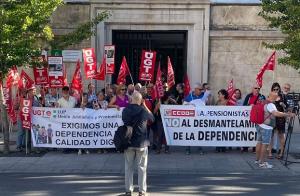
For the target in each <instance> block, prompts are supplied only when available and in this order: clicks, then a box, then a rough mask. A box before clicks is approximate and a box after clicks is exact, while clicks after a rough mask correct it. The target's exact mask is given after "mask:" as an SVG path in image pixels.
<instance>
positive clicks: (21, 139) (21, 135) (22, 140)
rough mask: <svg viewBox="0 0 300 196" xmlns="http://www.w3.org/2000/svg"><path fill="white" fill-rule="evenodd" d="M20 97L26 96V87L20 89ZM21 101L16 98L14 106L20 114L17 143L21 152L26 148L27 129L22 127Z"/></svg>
mask: <svg viewBox="0 0 300 196" xmlns="http://www.w3.org/2000/svg"><path fill="white" fill-rule="evenodd" d="M19 96H20V98H21V99H22V98H26V90H25V89H22V90H20V95H19ZM20 101H21V100H19V99H18V100H17V99H16V100H15V103H14V108H15V110H16V111H18V112H17V113H18V115H17V127H18V131H17V141H16V143H17V149H16V150H17V151H18V152H21V151H23V149H24V148H25V142H26V141H25V131H26V129H24V128H23V127H22V121H21V115H20V113H21V108H20Z"/></svg>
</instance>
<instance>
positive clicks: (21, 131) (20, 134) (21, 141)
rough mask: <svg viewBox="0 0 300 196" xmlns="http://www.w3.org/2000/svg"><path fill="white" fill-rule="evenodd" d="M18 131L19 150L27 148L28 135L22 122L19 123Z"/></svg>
mask: <svg viewBox="0 0 300 196" xmlns="http://www.w3.org/2000/svg"><path fill="white" fill-rule="evenodd" d="M17 126H18V131H17V148H21V147H24V146H25V139H26V135H25V134H26V133H25V130H24V129H23V127H22V122H21V120H18V121H17Z"/></svg>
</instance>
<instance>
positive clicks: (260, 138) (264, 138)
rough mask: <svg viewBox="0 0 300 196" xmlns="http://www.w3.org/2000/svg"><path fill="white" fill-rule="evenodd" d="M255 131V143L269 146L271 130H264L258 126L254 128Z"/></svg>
mask: <svg viewBox="0 0 300 196" xmlns="http://www.w3.org/2000/svg"><path fill="white" fill-rule="evenodd" d="M256 130H257V142H258V143H262V144H270V142H271V138H272V129H264V128H262V127H260V126H256Z"/></svg>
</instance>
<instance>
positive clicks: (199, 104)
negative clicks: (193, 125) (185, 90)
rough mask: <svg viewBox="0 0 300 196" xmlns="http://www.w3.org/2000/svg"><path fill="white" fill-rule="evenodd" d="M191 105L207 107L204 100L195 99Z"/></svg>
mask: <svg viewBox="0 0 300 196" xmlns="http://www.w3.org/2000/svg"><path fill="white" fill-rule="evenodd" d="M189 104H191V105H194V106H195V107H199V106H205V102H204V101H203V100H202V99H194V100H192V101H191V102H190V103H189Z"/></svg>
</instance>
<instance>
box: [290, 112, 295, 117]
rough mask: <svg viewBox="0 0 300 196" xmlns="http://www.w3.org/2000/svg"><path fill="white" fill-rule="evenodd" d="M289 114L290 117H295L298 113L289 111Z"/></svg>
mask: <svg viewBox="0 0 300 196" xmlns="http://www.w3.org/2000/svg"><path fill="white" fill-rule="evenodd" d="M288 116H289V117H295V116H296V114H295V113H291V112H289V113H288Z"/></svg>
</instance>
